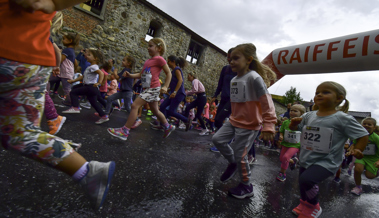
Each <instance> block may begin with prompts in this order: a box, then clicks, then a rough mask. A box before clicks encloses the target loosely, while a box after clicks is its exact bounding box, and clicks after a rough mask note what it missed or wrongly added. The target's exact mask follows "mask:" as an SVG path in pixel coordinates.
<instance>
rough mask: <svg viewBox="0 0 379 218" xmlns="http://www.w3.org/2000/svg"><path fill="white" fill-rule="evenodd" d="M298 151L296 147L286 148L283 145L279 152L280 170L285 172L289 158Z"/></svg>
mask: <svg viewBox="0 0 379 218" xmlns="http://www.w3.org/2000/svg"><path fill="white" fill-rule="evenodd" d="M298 151H299V149H298V148H288V147H285V146H283V147H282V150H281V152H280V161H281V162H282V165H281V166H280V172H281V173H285V172H286V170H287V169H288V165H289V160H290V159H291V158H292V157H293V155H294V154H296V153H297V152H298Z"/></svg>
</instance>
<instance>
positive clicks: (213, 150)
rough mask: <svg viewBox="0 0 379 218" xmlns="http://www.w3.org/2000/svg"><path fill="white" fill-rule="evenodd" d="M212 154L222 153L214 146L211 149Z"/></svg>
mask: <svg viewBox="0 0 379 218" xmlns="http://www.w3.org/2000/svg"><path fill="white" fill-rule="evenodd" d="M209 150H210V151H212V152H215V153H219V152H220V151H219V150H218V149H217V148H216V146H213V147H211V148H210V149H209Z"/></svg>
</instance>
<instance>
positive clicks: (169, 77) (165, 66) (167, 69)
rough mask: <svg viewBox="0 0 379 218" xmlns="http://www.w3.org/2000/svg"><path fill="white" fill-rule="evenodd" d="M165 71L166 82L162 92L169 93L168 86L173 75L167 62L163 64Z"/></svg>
mask: <svg viewBox="0 0 379 218" xmlns="http://www.w3.org/2000/svg"><path fill="white" fill-rule="evenodd" d="M163 71H164V72H165V74H166V80H165V82H164V85H163V87H162V88H161V92H162V93H167V88H168V86H169V85H170V82H171V77H172V75H171V73H170V69H169V68H168V65H167V64H165V65H164V66H163Z"/></svg>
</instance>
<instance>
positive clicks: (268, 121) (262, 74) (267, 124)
mask: <svg viewBox="0 0 379 218" xmlns="http://www.w3.org/2000/svg"><path fill="white" fill-rule="evenodd" d="M230 66H231V68H232V71H233V72H237V76H236V77H234V78H233V79H232V80H231V82H230V84H231V85H230V101H231V108H232V114H231V116H230V119H229V121H226V122H225V124H224V125H223V126H222V127H221V128H220V129H219V130H218V131H217V132H216V133H215V134H214V136H213V138H212V141H213V144H214V145H215V146H216V147H217V149H218V150H219V151H220V153H221V154H222V155H223V156H224V157H225V158H226V159H227V160H228V162H229V165H228V167H227V169H226V170H225V172H224V173H223V174H222V175H221V178H220V180H221V181H222V182H226V181H228V180H230V179H231V178H232V177H233V176H234V174H235V173H236V171H237V169H238V172H239V175H240V183H239V185H238V186H237V187H235V188H231V189H229V193H230V194H231V195H232V196H233V197H236V198H239V199H243V198H245V197H252V196H254V192H253V185H252V184H251V178H250V176H251V171H250V166H249V163H248V160H247V153H248V151H249V150H250V147H251V145H252V144H253V142H254V139H255V138H256V136H257V135H258V131H259V129H260V128H261V125H262V124H263V129H262V134H261V137H262V138H263V139H264V140H273V138H274V133H275V123H276V115H275V107H274V103H273V101H272V98H271V96H270V94H269V93H268V90H267V86H268V85H270V81H273V80H275V79H276V75H275V73H274V72H273V71H272V70H271V69H270V68H268V67H267V66H266V65H264V64H262V63H261V62H259V60H258V58H257V54H256V48H255V46H254V45H253V44H250V43H249V44H241V45H238V46H237V47H235V48H234V49H233V51H232V53H231V62H230ZM233 138H234V141H233V142H231V143H230V145H228V144H227V143H228V142H229V141H231V139H233Z"/></svg>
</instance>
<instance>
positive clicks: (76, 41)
mask: <svg viewBox="0 0 379 218" xmlns="http://www.w3.org/2000/svg"><path fill="white" fill-rule="evenodd" d="M63 37H65V38H67V39H69V40H71V44H69V45H72V46H74V47H75V48H76V47H78V45H79V42H80V35H79V34H78V33H76V34H74V33H67V35H64V36H63Z"/></svg>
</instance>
